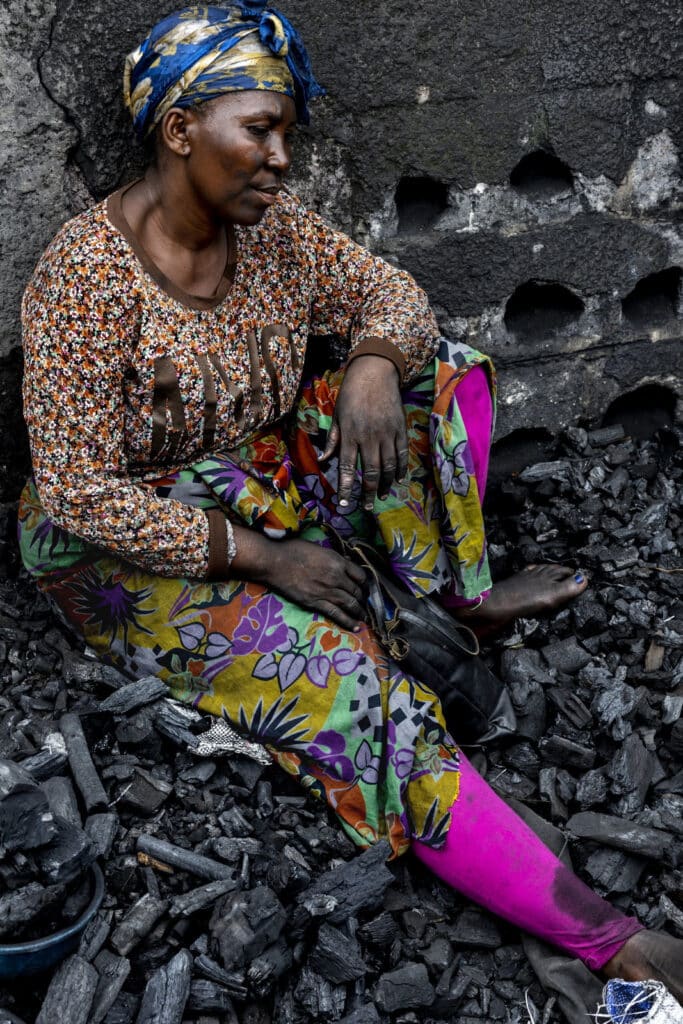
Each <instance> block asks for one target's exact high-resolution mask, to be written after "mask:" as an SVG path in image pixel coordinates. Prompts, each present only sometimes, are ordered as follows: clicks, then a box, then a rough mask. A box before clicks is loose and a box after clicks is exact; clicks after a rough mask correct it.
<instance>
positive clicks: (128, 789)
mask: <svg viewBox="0 0 683 1024" xmlns="http://www.w3.org/2000/svg"><path fill="white" fill-rule="evenodd" d="M172 792H173V786H172V785H171V784H170V782H166V781H165V780H164V779H160V778H158V777H157V776H156V775H152V773H151V772H148V771H145V769H144V768H139V767H138V768H136V769H135V771H134V773H133V779H132V781H131V782H129V783H127V785H126V786H125V788H124V789H123V791H122V792H121V794H120V796H119V799H120V801H121V803H122V804H125V805H126V807H129V808H130V809H131V810H132V811H135V812H136V813H138V814H143V815H145V817H149V816H151V815H152V814H155V813H156V812H157V811H158V810H159V808H160V807H161V805H162V804H163V803H164V802H165V801H166V800H167V799H168V797H169V796H170V795H171V793H172Z"/></svg>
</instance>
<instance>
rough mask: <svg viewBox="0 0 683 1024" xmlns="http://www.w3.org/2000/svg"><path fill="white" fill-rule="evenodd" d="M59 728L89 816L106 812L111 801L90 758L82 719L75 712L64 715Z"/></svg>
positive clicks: (75, 780) (72, 772)
mask: <svg viewBox="0 0 683 1024" xmlns="http://www.w3.org/2000/svg"><path fill="white" fill-rule="evenodd" d="M59 728H60V730H61V733H62V736H63V737H64V742H65V743H66V752H67V755H68V758H69V766H70V768H71V774H72V775H73V777H74V782H75V783H76V785H77V786H78V789H79V790H80V793H81V796H82V797H83V802H84V803H85V807H86V810H87V812H88V814H93V813H94V812H95V811H106V810H107V806H108V803H109V801H108V799H107V794H106V793H105V791H104V787H103V786H102V783H101V782H100V777H99V775H98V774H97V769H96V768H95V765H94V763H93V759H92V757H91V756H90V750H89V748H88V742H87V740H86V738H85V734H84V732H83V727H82V725H81V720H80V718H79V717H78V715H76V714H74V713H73V712H69V713H68V714H66V715H62V717H61V718H60V720H59Z"/></svg>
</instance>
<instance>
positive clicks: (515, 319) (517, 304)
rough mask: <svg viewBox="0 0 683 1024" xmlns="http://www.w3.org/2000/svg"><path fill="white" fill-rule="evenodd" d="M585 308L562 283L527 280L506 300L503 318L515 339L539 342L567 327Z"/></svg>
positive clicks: (576, 296)
mask: <svg viewBox="0 0 683 1024" xmlns="http://www.w3.org/2000/svg"><path fill="white" fill-rule="evenodd" d="M584 308H585V307H584V304H583V302H582V301H581V299H580V298H579V297H578V295H575V294H574V292H572V291H570V290H569V288H565V287H564V286H563V285H561V284H550V283H542V282H540V281H527V282H526V284H522V285H520V286H519V288H517V289H516V290H515V291H514V292H513V294H512V295H511V296H510V298H509V299H508V303H507V306H506V307H505V316H504V317H503V319H504V321H505V326H506V327H507V329H508V330H509V331H510V332H511V333H513V334H516V335H517V336H518V337H526V338H529V339H540V338H542V337H543V336H544V335H548V334H551V333H554V332H556V331H561V330H564V329H565V328H567V327H569V325H570V324H572V323H574V322H575V321H576V320H578V318H579V317H580V316H581V314H582V313H583V311H584Z"/></svg>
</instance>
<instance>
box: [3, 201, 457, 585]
mask: <svg viewBox="0 0 683 1024" xmlns="http://www.w3.org/2000/svg"><path fill="white" fill-rule="evenodd" d="M124 191H125V189H124V190H121V191H119V192H117V193H114V195H113V196H110V197H109V199H108V200H106V201H104V202H102V203H99V204H98V205H97V206H95V207H93V208H92V209H91V210H88V211H87V212H85V213H83V214H81V215H80V216H78V217H76V218H74V219H73V220H71V221H69V222H68V223H67V224H66V225H65V226H64V227H63V228H62V230H61V231H60V232H59V234H58V235H57V237H56V238H55V239H54V241H53V242H52V244H51V245H50V246H49V248H48V249H47V250H46V252H45V253H44V255H43V256H42V258H41V260H40V262H39V263H38V266H37V268H36V270H35V272H34V274H33V277H32V279H31V281H30V283H29V285H28V287H27V289H26V292H25V294H24V301H23V307H22V324H23V338H24V352H25V377H24V408H25V416H26V422H27V424H28V429H29V436H30V440H31V451H32V456H33V468H34V474H35V481H36V485H37V488H38V492H39V495H40V499H41V502H42V504H43V508H44V510H45V512H46V513H47V514H48V516H49V517H50V518H51V519H52V520H53V522H54V523H55V524H56V525H57V526H59V527H61V528H63V529H65V530H67V531H69V532H71V533H73V534H75V535H76V536H78V537H80V538H82V539H83V540H86V541H89V542H90V543H92V544H94V545H96V546H98V547H100V548H102V549H105V550H107V551H109V552H111V553H113V554H115V555H116V556H118V557H120V558H122V559H124V560H125V561H128V562H131V563H133V564H135V565H138V566H140V567H141V568H143V569H145V570H147V571H149V572H152V573H156V574H160V575H164V576H184V577H190V578H202V577H206V576H207V575H209V576H212V577H214V578H216V577H218V578H220V577H221V576H222V578H226V576H227V572H228V562H229V559H228V557H227V554H221V551H222V552H225V550H226V543H225V541H226V525H225V522H224V521H222V520H223V517H222V515H221V513H216V512H215V511H214V512H209V513H208V514H207V513H205V512H204V511H203V510H201V509H199V508H194V507H190V506H188V505H185V504H182V503H181V502H178V501H172V500H166V499H164V498H161V497H159V496H157V494H156V493H155V490H154V488H153V487H152V486H150V484H149V481H151V480H152V479H158V478H159V477H160V476H163V474H164V473H165V472H168V471H169V470H171V469H175V468H178V467H181V466H187V465H190V464H191V463H192V462H194V461H197V460H198V459H199V458H201V457H202V456H203V455H204V454H206V453H207V452H210V451H224V452H227V451H229V450H231V449H232V448H234V447H235V446H237V445H238V444H239V443H240V441H242V440H244V438H245V437H247V436H249V434H251V433H253V432H254V431H255V430H257V429H259V428H261V427H263V426H265V425H266V424H268V423H269V422H272V421H274V420H276V419H278V418H279V417H281V416H283V415H285V414H286V413H288V412H289V411H290V410H291V409H292V406H293V403H294V401H295V397H296V394H297V390H298V387H299V384H300V379H301V368H302V363H303V358H304V354H305V351H306V345H307V341H308V338H309V336H310V335H330V334H339V335H342V336H343V337H346V338H348V339H349V340H350V342H351V348H352V352H351V358H354V357H356V356H359V355H363V354H367V353H373V354H379V355H383V356H385V357H386V358H388V359H391V360H392V361H393V362H394V363H395V365H396V367H397V369H398V371H399V374H400V375H401V378H402V379H403V378H404V377H405V378H408V377H411V376H414V375H415V374H416V373H417V372H418V371H419V370H420V369H422V367H423V366H424V365H425V364H426V363H427V362H428V360H429V359H430V358H432V356H433V355H434V353H435V351H436V348H437V346H438V335H439V332H438V328H437V325H436V321H435V319H434V316H433V314H432V312H431V311H430V309H429V305H428V302H427V299H426V296H425V294H424V292H423V291H422V290H421V289H420V288H418V286H417V285H416V283H415V282H414V280H413V279H412V278H411V277H410V275H409V274H407V273H405V272H402V271H399V270H397V269H396V268H395V267H392V266H391V265H390V264H388V263H386V262H385V261H384V260H382V259H380V258H378V257H376V256H373V255H371V254H370V253H369V252H367V251H366V250H365V249H363V248H362V247H360V246H358V245H356V244H355V243H354V242H353V241H351V239H349V238H347V237H346V236H345V235H343V234H341V233H339V232H337V231H333V230H332V229H331V228H329V227H327V226H326V225H325V223H324V222H323V221H322V220H321V218H320V217H318V216H317V215H316V214H315V213H313V212H311V211H309V210H307V209H306V208H305V207H304V206H303V205H302V204H301V202H300V201H299V200H298V199H297V198H296V197H294V196H293V195H291V194H289V193H281V194H280V196H279V198H278V202H277V203H276V204H275V205H274V206H272V207H271V208H270V209H269V210H268V211H267V213H266V214H265V216H264V217H263V219H262V221H261V222H260V223H259V224H258V225H256V226H254V227H241V226H237V227H235V229H234V231H233V232H232V234H231V238H230V247H229V250H230V255H229V260H228V267H227V268H226V275H225V278H224V280H223V282H222V284H221V286H219V289H218V291H217V292H216V294H215V296H214V297H213V298H212V299H203V298H200V297H197V296H193V295H189V294H187V293H185V292H182V291H181V290H180V289H179V288H178V287H177V286H175V285H174V284H173V283H172V282H170V281H169V280H168V279H167V278H165V277H164V275H163V274H162V272H161V271H160V270H159V268H157V267H156V266H155V264H153V263H152V262H151V260H150V259H149V257H148V256H147V254H146V253H145V252H144V250H143V249H141V247H140V245H139V243H138V242H137V240H136V238H135V236H134V235H133V233H132V231H131V229H130V227H129V225H128V224H127V222H126V220H125V217H124V215H123V210H122V204H121V197H122V195H123V192H124ZM146 481H147V482H146ZM217 566H218V571H216V567H217Z"/></svg>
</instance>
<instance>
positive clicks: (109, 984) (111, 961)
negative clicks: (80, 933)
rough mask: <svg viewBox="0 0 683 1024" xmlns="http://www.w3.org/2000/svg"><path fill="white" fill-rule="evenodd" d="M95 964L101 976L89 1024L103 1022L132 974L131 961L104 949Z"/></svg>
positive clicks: (100, 1023)
mask: <svg viewBox="0 0 683 1024" xmlns="http://www.w3.org/2000/svg"><path fill="white" fill-rule="evenodd" d="M94 966H95V968H96V969H97V973H98V975H99V978H98V981H97V988H96V989H95V998H94V999H93V1004H92V1010H91V1011H90V1018H89V1022H88V1024H102V1021H103V1020H104V1018H105V1017H106V1016H107V1014H108V1013H109V1010H110V1009H111V1008H112V1006H113V1005H114V1003H115V1002H116V998H117V996H118V994H119V992H120V991H121V989H122V988H123V986H124V984H125V981H126V978H127V977H128V975H129V974H130V963H129V962H128V960H126V959H125V958H124V957H121V956H114V954H113V953H110V952H109V950H107V949H103V950H102V952H101V953H98V955H97V956H96V958H95V961H94Z"/></svg>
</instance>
